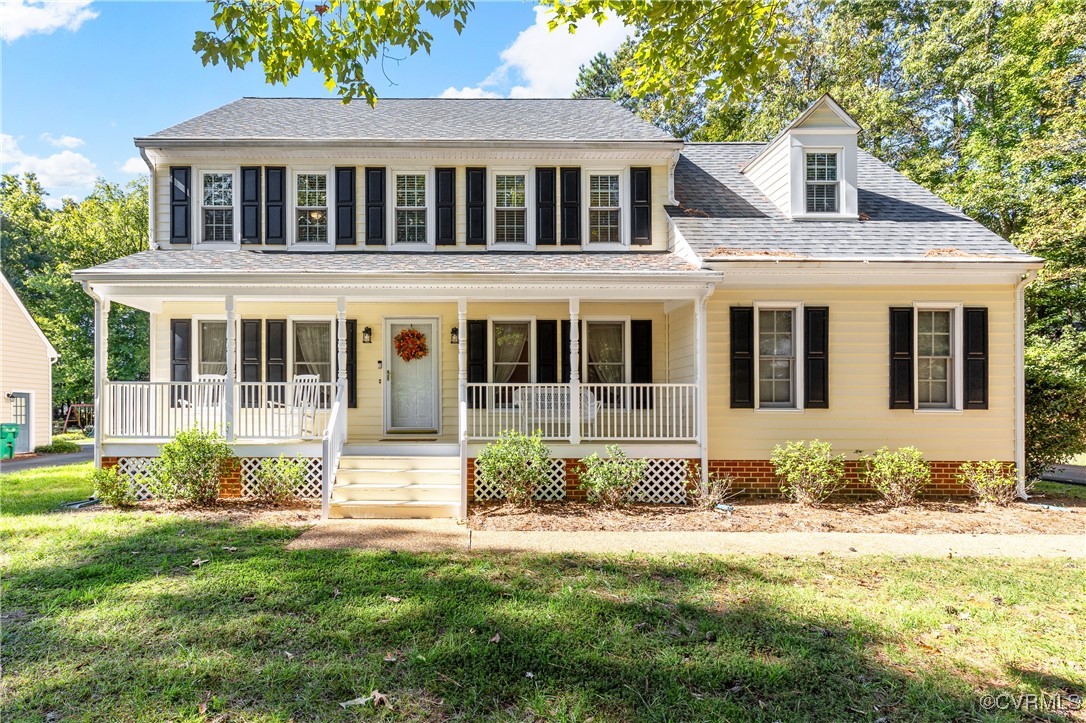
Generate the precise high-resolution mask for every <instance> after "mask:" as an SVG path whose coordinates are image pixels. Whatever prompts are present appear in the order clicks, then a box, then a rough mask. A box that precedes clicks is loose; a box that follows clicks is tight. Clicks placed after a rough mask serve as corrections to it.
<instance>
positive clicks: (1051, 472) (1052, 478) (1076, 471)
mask: <svg viewBox="0 0 1086 723" xmlns="http://www.w3.org/2000/svg"><path fill="white" fill-rule="evenodd" d="M1041 479H1043V480H1048V481H1049V482H1070V483H1071V484H1079V485H1086V467H1082V466H1079V465H1074V464H1061V465H1053V466H1052V467H1049V468H1048V469H1046V470H1045V471H1044V474H1042V475H1041Z"/></svg>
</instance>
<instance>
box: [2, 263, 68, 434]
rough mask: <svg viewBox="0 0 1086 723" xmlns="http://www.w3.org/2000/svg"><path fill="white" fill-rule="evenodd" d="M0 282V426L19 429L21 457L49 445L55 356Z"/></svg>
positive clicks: (12, 292) (20, 304)
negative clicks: (15, 425) (17, 426)
mask: <svg viewBox="0 0 1086 723" xmlns="http://www.w3.org/2000/svg"><path fill="white" fill-rule="evenodd" d="M0 278H2V279H3V287H4V289H3V291H2V292H0V307H2V308H0V391H2V392H3V394H4V398H3V399H2V400H0V422H2V423H4V424H11V423H14V424H17V425H19V436H18V437H16V438H15V453H16V454H21V453H24V452H32V451H33V450H34V448H35V447H38V446H40V445H43V444H49V443H50V442H51V441H52V425H53V362H55V361H56V360H57V359H58V358H59V355H58V354H57V350H56V349H54V348H53V345H52V344H50V343H49V340H48V339H46V338H45V334H42V333H41V329H39V328H38V325H37V324H36V323H34V319H33V317H31V316H30V312H29V311H27V310H26V307H25V306H23V302H22V301H20V300H19V297H18V296H17V295H16V293H15V289H13V288H11V284H9V283H8V280H7V279H6V278H3V277H0Z"/></svg>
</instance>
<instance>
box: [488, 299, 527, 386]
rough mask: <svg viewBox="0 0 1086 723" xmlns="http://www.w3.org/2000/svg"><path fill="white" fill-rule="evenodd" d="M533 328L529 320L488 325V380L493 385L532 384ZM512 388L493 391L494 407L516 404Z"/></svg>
mask: <svg viewBox="0 0 1086 723" xmlns="http://www.w3.org/2000/svg"><path fill="white" fill-rule="evenodd" d="M532 327H533V324H532V322H531V321H530V320H526V321H521V320H514V321H507V320H497V319H496V320H494V321H492V322H490V349H491V359H492V360H493V361H492V362H491V365H490V380H491V381H492V382H494V383H495V384H510V385H512V384H529V383H531V381H532V346H533V345H532V340H533V338H534V337H535V335H534V334H533V329H532ZM516 399H517V392H516V387H512V386H502V387H496V388H495V389H494V404H495V405H496V406H511V405H513V404H515V403H516Z"/></svg>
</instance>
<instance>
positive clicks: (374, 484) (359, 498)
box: [329, 454, 460, 519]
mask: <svg viewBox="0 0 1086 723" xmlns="http://www.w3.org/2000/svg"><path fill="white" fill-rule="evenodd" d="M459 506H460V458H459V457H457V456H444V455H441V456H438V455H425V454H424V455H420V456H407V455H403V456H371V455H348V456H344V457H341V458H340V461H339V469H338V470H336V483H335V486H333V487H332V505H331V509H330V510H329V516H330V517H334V518H344V517H357V518H367V519H384V518H394V517H399V518H403V517H414V518H431V517H455V516H456V515H457V512H458V510H459Z"/></svg>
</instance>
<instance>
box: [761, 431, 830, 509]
mask: <svg viewBox="0 0 1086 723" xmlns="http://www.w3.org/2000/svg"><path fill="white" fill-rule="evenodd" d="M832 450H833V446H832V445H831V444H830V443H829V442H820V441H819V440H817V439H816V440H814V441H812V442H788V444H787V445H786V446H784V447H781V446H780V445H777V446H776V447H774V448H773V454H771V455H770V457H769V460H770V462H772V463H773V471H774V472H775V473H776V475H777V479H778V480H780V483H781V492H783V493H784V494H785V496H787V497H788V499H790V500H792V501H793V502H796V503H798V504H801V505H816V504H818V503H819V502H822V501H823V500H825V499H826V498H827V497H829V496H830V495H832V494H833V493H834V492H837V491H838V490H840V489H841V488H842V487H844V484H845V481H844V478H845V456H844V455H842V454H839V455H837V456H836V457H835V456H834V455H833V454H832Z"/></svg>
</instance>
